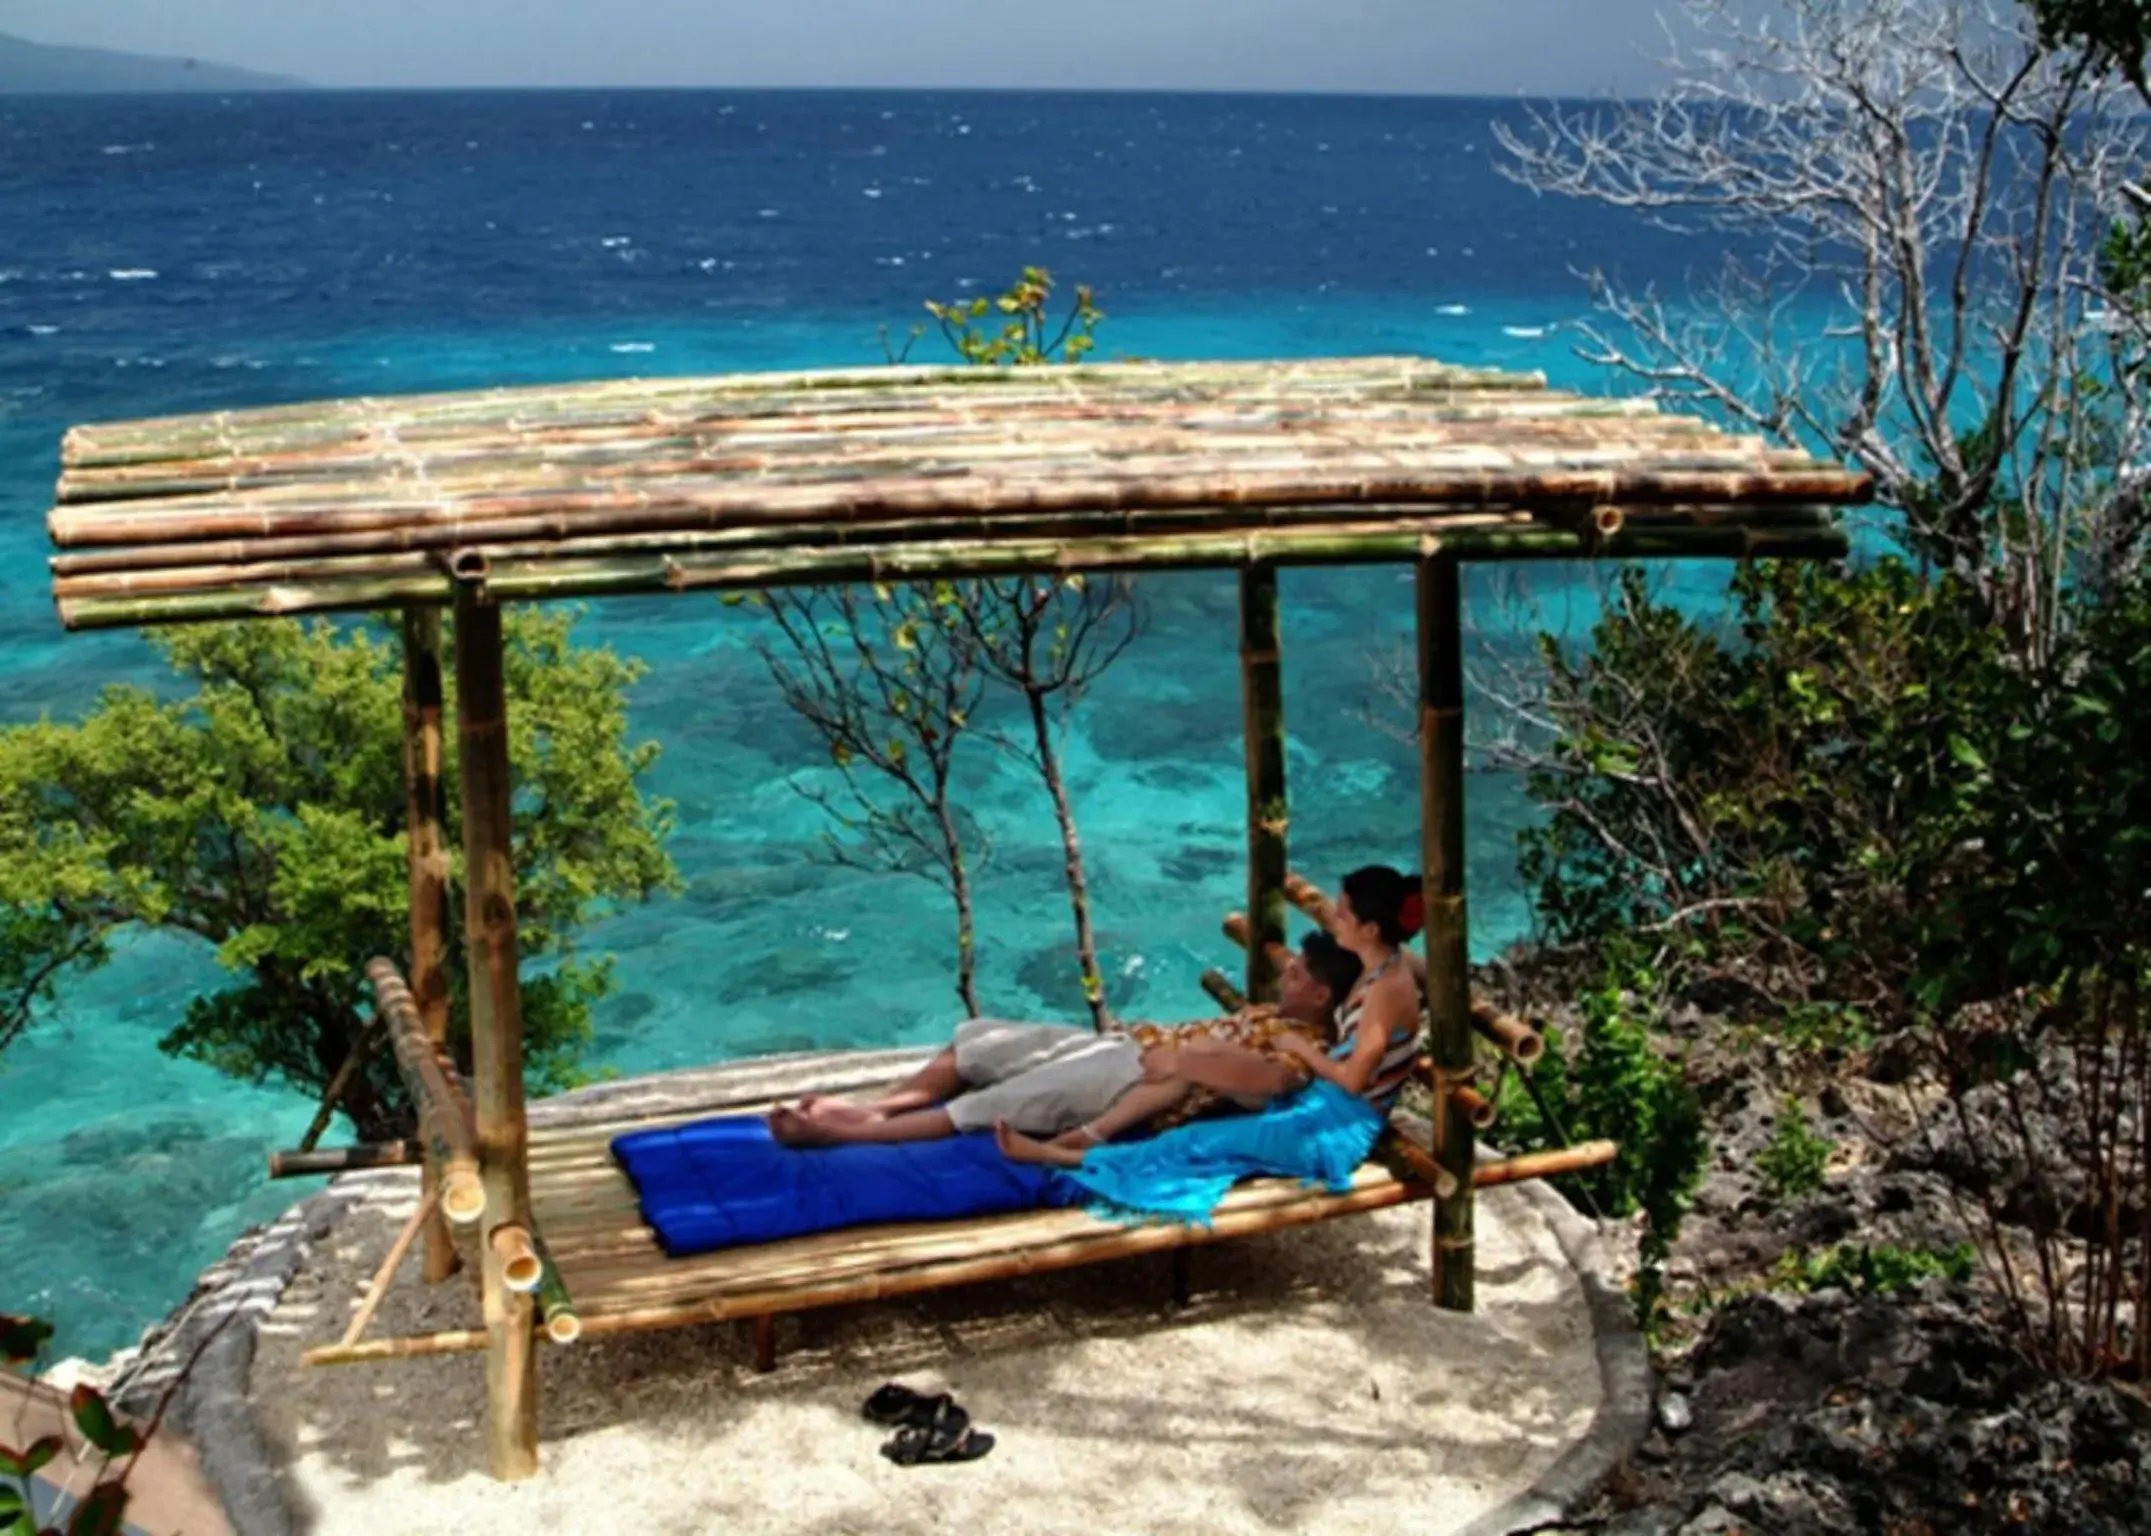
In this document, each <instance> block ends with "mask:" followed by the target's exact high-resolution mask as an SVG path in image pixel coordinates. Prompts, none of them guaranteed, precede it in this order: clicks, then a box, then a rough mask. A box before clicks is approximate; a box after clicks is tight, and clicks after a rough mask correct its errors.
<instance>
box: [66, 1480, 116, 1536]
mask: <svg viewBox="0 0 2151 1536" xmlns="http://www.w3.org/2000/svg"><path fill="white" fill-rule="evenodd" d="M126 1518H127V1485H126V1484H125V1483H119V1482H110V1483H99V1484H98V1485H97V1486H96V1487H95V1488H92V1489H91V1490H90V1492H89V1497H87V1498H85V1499H84V1500H83V1501H82V1502H81V1503H80V1504H78V1505H76V1506H75V1513H74V1517H73V1518H72V1519H70V1520H69V1521H68V1522H67V1536H116V1533H117V1532H118V1530H119V1528H120V1526H121V1525H122V1524H124V1523H125V1521H126Z"/></svg>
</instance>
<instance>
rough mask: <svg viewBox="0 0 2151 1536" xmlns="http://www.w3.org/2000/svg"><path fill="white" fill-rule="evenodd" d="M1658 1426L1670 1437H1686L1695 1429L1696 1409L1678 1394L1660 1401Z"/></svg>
mask: <svg viewBox="0 0 2151 1536" xmlns="http://www.w3.org/2000/svg"><path fill="white" fill-rule="evenodd" d="M1658 1424H1659V1427H1660V1428H1662V1429H1663V1430H1664V1431H1665V1432H1666V1433H1667V1434H1669V1435H1684V1434H1686V1433H1687V1432H1688V1431H1689V1430H1691V1429H1693V1428H1694V1427H1695V1409H1694V1408H1692V1407H1690V1406H1689V1403H1688V1399H1687V1398H1685V1397H1683V1396H1681V1395H1680V1394H1679V1393H1678V1392H1668V1393H1666V1395H1665V1396H1663V1397H1661V1398H1659V1399H1658Z"/></svg>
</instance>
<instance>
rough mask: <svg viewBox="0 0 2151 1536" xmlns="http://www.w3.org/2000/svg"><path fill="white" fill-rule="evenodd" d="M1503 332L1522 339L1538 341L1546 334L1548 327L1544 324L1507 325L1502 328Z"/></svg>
mask: <svg viewBox="0 0 2151 1536" xmlns="http://www.w3.org/2000/svg"><path fill="white" fill-rule="evenodd" d="M1501 334H1502V335H1504V336H1514V337H1516V338H1518V339H1519V340H1521V341H1536V340H1538V339H1539V338H1540V337H1541V336H1543V335H1545V334H1546V327H1545V326H1543V325H1505V326H1503V327H1502V328H1501Z"/></svg>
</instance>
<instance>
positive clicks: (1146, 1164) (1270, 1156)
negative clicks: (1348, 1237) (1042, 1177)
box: [1061, 1078, 1383, 1226]
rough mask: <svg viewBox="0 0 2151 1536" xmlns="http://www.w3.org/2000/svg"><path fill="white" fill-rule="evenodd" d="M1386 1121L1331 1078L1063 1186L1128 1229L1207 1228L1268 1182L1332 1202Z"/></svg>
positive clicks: (1106, 1156)
mask: <svg viewBox="0 0 2151 1536" xmlns="http://www.w3.org/2000/svg"><path fill="white" fill-rule="evenodd" d="M1382 1124H1383V1121H1382V1116H1381V1114H1380V1112H1379V1111H1377V1110H1376V1109H1375V1108H1374V1106H1373V1105H1371V1104H1369V1103H1368V1102H1367V1101H1366V1100H1365V1099H1363V1098H1360V1097H1359V1096H1358V1095H1357V1094H1353V1093H1347V1092H1346V1091H1345V1090H1344V1089H1342V1088H1339V1087H1337V1086H1336V1085H1335V1084H1334V1083H1331V1082H1328V1081H1327V1080H1325V1079H1322V1078H1316V1079H1315V1080H1314V1082H1312V1083H1310V1084H1308V1086H1307V1087H1305V1088H1303V1089H1301V1090H1300V1091H1299V1092H1298V1093H1295V1094H1293V1095H1291V1096H1290V1097H1289V1098H1282V1099H1273V1100H1271V1101H1270V1103H1269V1104H1267V1105H1266V1106H1264V1107H1263V1108H1262V1109H1260V1110H1258V1111H1256V1112H1255V1113H1253V1114H1246V1115H1224V1116H1220V1117H1218V1118H1216V1119H1212V1120H1196V1121H1192V1122H1190V1123H1189V1124H1187V1125H1182V1126H1176V1127H1174V1128H1173V1129H1172V1130H1169V1131H1165V1132H1162V1133H1160V1134H1159V1135H1156V1136H1153V1137H1150V1138H1149V1139H1148V1140H1144V1141H1124V1142H1113V1143H1111V1144H1109V1145H1106V1146H1102V1147H1092V1148H1091V1149H1090V1150H1089V1151H1088V1152H1087V1153H1085V1154H1084V1156H1083V1162H1082V1165H1081V1166H1080V1167H1076V1168H1066V1169H1063V1170H1061V1177H1062V1178H1063V1179H1066V1180H1067V1181H1069V1182H1070V1183H1072V1184H1074V1185H1076V1186H1077V1187H1078V1188H1079V1189H1081V1190H1082V1191H1083V1197H1084V1199H1085V1201H1086V1203H1088V1204H1090V1205H1092V1206H1094V1207H1095V1208H1097V1210H1098V1214H1100V1215H1103V1216H1112V1217H1115V1218H1117V1219H1119V1220H1123V1221H1154V1220H1158V1219H1160V1218H1163V1219H1166V1220H1169V1221H1185V1222H1190V1223H1193V1224H1197V1225H1201V1226H1208V1225H1209V1224H1210V1217H1211V1214H1212V1213H1213V1212H1214V1211H1216V1209H1217V1207H1218V1202H1219V1201H1221V1200H1223V1199H1224V1198H1225V1195H1226V1192H1227V1191H1229V1190H1230V1189H1231V1188H1232V1186H1233V1185H1234V1184H1235V1183H1236V1182H1238V1181H1239V1180H1241V1179H1247V1178H1255V1177H1258V1176H1263V1175H1267V1176H1269V1177H1272V1178H1285V1179H1301V1180H1304V1181H1305V1182H1307V1183H1309V1184H1319V1185H1321V1186H1322V1187H1323V1188H1325V1189H1327V1190H1329V1191H1330V1192H1331V1193H1333V1194H1336V1193H1341V1192H1343V1191H1344V1190H1346V1189H1348V1188H1350V1187H1351V1183H1352V1176H1353V1174H1354V1173H1356V1172H1357V1171H1358V1169H1359V1165H1360V1164H1361V1163H1363V1162H1365V1161H1366V1160H1367V1154H1368V1153H1370V1152H1372V1151H1373V1150H1374V1141H1375V1138H1376V1137H1377V1136H1379V1135H1380V1134H1381V1130H1382Z"/></svg>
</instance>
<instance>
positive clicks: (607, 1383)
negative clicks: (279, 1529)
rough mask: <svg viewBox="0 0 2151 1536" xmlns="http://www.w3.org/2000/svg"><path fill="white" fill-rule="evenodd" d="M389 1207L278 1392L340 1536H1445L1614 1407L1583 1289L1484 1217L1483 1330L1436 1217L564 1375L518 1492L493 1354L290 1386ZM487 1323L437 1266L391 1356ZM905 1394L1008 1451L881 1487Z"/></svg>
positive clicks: (268, 1396) (641, 1346)
mask: <svg viewBox="0 0 2151 1536" xmlns="http://www.w3.org/2000/svg"><path fill="white" fill-rule="evenodd" d="M377 1188H378V1191H379V1192H378V1194H377V1195H376V1196H375V1197H374V1198H373V1199H372V1200H371V1201H370V1202H369V1203H368V1204H367V1205H366V1206H365V1207H362V1208H361V1209H360V1210H359V1211H358V1212H357V1213H356V1214H355V1215H354V1216H353V1217H352V1218H351V1219H350V1221H349V1222H348V1223H347V1224H346V1225H344V1226H343V1227H342V1228H341V1229H339V1230H338V1231H337V1232H336V1233H334V1234H333V1235H332V1236H331V1237H330V1239H329V1240H328V1242H326V1243H325V1244H324V1245H323V1248H322V1251H319V1252H317V1253H316V1254H315V1256H314V1257H313V1259H312V1260H311V1261H310V1262H309V1264H308V1265H307V1266H306V1267H305V1268H303V1269H302V1270H301V1271H300V1273H299V1274H298V1276H297V1277H296V1278H295V1279H294V1280H293V1282H292V1285H291V1287H290V1288H289V1290H287V1291H286V1293H285V1296H284V1299H283V1301H282V1303H281V1305H280V1306H279V1307H278V1309H277V1312H276V1314H275V1315H274V1317H272V1318H271V1319H269V1321H268V1323H267V1325H266V1326H265V1329H264V1333H263V1337H262V1340H261V1347H260V1351H259V1353H258V1355H257V1357H256V1361H255V1366H254V1391H255V1399H256V1402H257V1404H258V1411H259V1416H260V1419H261V1421H262V1423H263V1426H264V1428H265V1430H266V1431H267V1433H268V1434H269V1436H270V1437H271V1439H272V1442H273V1444H274V1447H275V1448H276V1449H278V1450H279V1451H280V1452H281V1453H282V1454H284V1455H286V1456H288V1457H289V1458H290V1478H291V1492H292V1495H293V1498H294V1502H295V1503H297V1504H298V1505H300V1506H302V1507H305V1508H307V1509H308V1511H309V1515H310V1519H309V1521H308V1523H309V1524H310V1528H311V1530H312V1531H313V1532H315V1533H317V1536H343V1533H346V1532H348V1533H351V1536H394V1533H398V1532H414V1533H420V1532H422V1533H426V1536H440V1533H444V1532H448V1533H454V1536H494V1533H499V1536H511V1533H512V1536H530V1533H533V1532H593V1533H595V1532H608V1533H609V1532H612V1531H616V1530H617V1531H637V1532H719V1531H722V1532H726V1533H734V1532H737V1533H744V1536H764V1533H770V1536H774V1533H779V1532H800V1533H808V1532H811V1533H815V1536H837V1533H845V1532H860V1533H867V1532H872V1533H875V1536H882V1533H892V1536H901V1533H909V1532H925V1531H936V1532H962V1533H966V1536H998V1533H1001V1532H1008V1533H1011V1536H1041V1533H1057V1532H1070V1533H1074V1532H1096V1533H1122V1532H1126V1533H1156V1532H1210V1531H1217V1532H1239V1531H1251V1532H1275V1531H1319V1532H1323V1533H1332V1532H1334V1533H1339V1536H1357V1533H1363V1532H1364V1533H1373V1532H1388V1531H1396V1532H1406V1531H1409V1532H1413V1533H1417V1536H1436V1533H1439V1532H1443V1531H1452V1530H1455V1529H1456V1528H1457V1527H1459V1526H1461V1525H1462V1524H1464V1523H1465V1522H1466V1521H1468V1520H1470V1519H1472V1518H1473V1517H1475V1516H1477V1515H1479V1514H1482V1513H1484V1512H1485V1511H1487V1510H1489V1509H1491V1508H1493V1507H1495V1506H1496V1505H1499V1504H1500V1503H1502V1502H1503V1501H1504V1500H1505V1499H1507V1498H1509V1497H1510V1496H1512V1495H1514V1494H1517V1493H1519V1492H1522V1491H1523V1490H1524V1489H1525V1488H1527V1487H1528V1486H1529V1485H1530V1484H1531V1483H1532V1482H1533V1481H1534V1480H1535V1479H1536V1478H1538V1477H1539V1476H1540V1475H1541V1474H1543V1473H1544V1472H1545V1470H1546V1469H1547V1468H1548V1467H1549V1466H1550V1465H1551V1464H1552V1463H1553V1462H1554V1460H1555V1459H1556V1458H1557V1457H1558V1456H1559V1455H1560V1454H1561V1453H1562V1452H1563V1451H1564V1450H1566V1449H1567V1448H1568V1447H1569V1445H1570V1444H1572V1443H1573V1442H1574V1441H1575V1440H1576V1439H1577V1438H1579V1437H1580V1436H1581V1435H1582V1434H1583V1433H1584V1431H1585V1430H1586V1429H1587V1428H1588V1426H1589V1425H1590V1423H1591V1420H1592V1417H1593V1415H1594V1414H1595V1413H1596V1411H1597V1409H1598V1407H1599V1402H1600V1395H1601V1386H1600V1376H1599V1367H1598V1362H1597V1356H1596V1353H1595V1350H1594V1343H1593V1337H1592V1330H1591V1322H1590V1317H1589V1314H1588V1311H1587V1310H1586V1306H1585V1302H1584V1299H1583V1295H1582V1291H1581V1289H1580V1286H1579V1284H1578V1281H1577V1278H1576V1276H1575V1274H1574V1272H1573V1271H1572V1270H1571V1269H1570V1267H1569V1265H1568V1263H1567V1261H1566V1260H1565V1259H1564V1258H1563V1257H1562V1254H1561V1250H1560V1248H1559V1247H1558V1246H1557V1245H1556V1243H1555V1241H1554V1238H1553V1235H1552V1233H1551V1232H1550V1231H1549V1230H1547V1229H1546V1227H1545V1226H1544V1224H1543V1223H1542V1222H1541V1221H1540V1220H1539V1218H1538V1217H1537V1215H1536V1214H1535V1213H1534V1211H1533V1210H1532V1208H1531V1206H1530V1205H1529V1203H1528V1202H1527V1201H1525V1200H1524V1199H1523V1198H1521V1197H1520V1196H1519V1195H1518V1194H1517V1192H1516V1191H1514V1190H1507V1189H1503V1190H1490V1191H1488V1192H1487V1193H1486V1194H1485V1195H1484V1196H1482V1198H1481V1200H1480V1202H1479V1310H1478V1312H1477V1314H1476V1315H1474V1316H1470V1317H1459V1316H1455V1315H1452V1314H1446V1313H1442V1312H1439V1311H1437V1310H1436V1309H1435V1308H1434V1307H1433V1305H1432V1304H1431V1302H1430V1301H1429V1299H1428V1294H1427V1237H1428V1220H1429V1217H1428V1210H1427V1208H1426V1207H1425V1206H1412V1207H1407V1208H1405V1209H1401V1210H1392V1211H1384V1212H1380V1213H1377V1214H1374V1215H1368V1216H1355V1217H1349V1218H1346V1219H1343V1220H1340V1221H1332V1222H1328V1223H1324V1224H1322V1225H1319V1226H1315V1227H1309V1228H1301V1229H1296V1230H1294V1231H1289V1232H1281V1233H1274V1234H1270V1235H1267V1236H1263V1237H1257V1238H1247V1239H1240V1240H1237V1241H1233V1242H1229V1243H1225V1244H1221V1245H1219V1246H1216V1247H1212V1248H1207V1249H1202V1250H1198V1251H1196V1252H1195V1254H1194V1256H1193V1262H1194V1284H1195V1298H1194V1302H1193V1304H1192V1305H1191V1306H1190V1307H1189V1308H1187V1309H1186V1310H1183V1311H1175V1310H1173V1309H1172V1307H1171V1305H1170V1294H1169V1293H1170V1284H1169V1279H1168V1274H1169V1271H1168V1268H1167V1261H1166V1260H1165V1259H1163V1258H1156V1257H1153V1258H1144V1259H1137V1260H1132V1261H1123V1262H1120V1263H1115V1264H1107V1265H1100V1266H1093V1267H1090V1268H1086V1269H1077V1270H1072V1271H1066V1272H1062V1273H1059V1274H1055V1275H1048V1276H1043V1277H1039V1278H1036V1279H1031V1280H1025V1281H1017V1282H1009V1283H1002V1284H991V1285H977V1286H970V1287H966V1288H964V1289H961V1290H957V1291H952V1292H945V1293H942V1294H939V1295H935V1296H928V1297H923V1298H917V1299H914V1300H910V1301H904V1302H892V1303H887V1304H882V1305H875V1306H865V1307H851V1308H840V1309H836V1310H833V1311H827V1312H819V1313H808V1314H805V1315H802V1316H800V1317H796V1318H790V1319H787V1320H785V1321H784V1322H783V1324H782V1325H781V1326H780V1329H779V1334H778V1339H779V1344H780V1348H781V1351H782V1353H781V1355H780V1358H779V1364H778V1369H777V1371H776V1373H775V1374H774V1375H770V1376H758V1375H756V1374H755V1373H754V1372H753V1371H752V1369H751V1368H750V1365H749V1363H748V1354H747V1346H746V1339H745V1331H744V1329H743V1328H740V1327H738V1326H712V1327H704V1328H695V1329H686V1330H680V1331H675V1332H669V1333H656V1334H641V1335H633V1336H628V1337H623V1338H616V1339H609V1340H592V1341H589V1342H586V1343H582V1344H577V1345H574V1346H571V1347H569V1348H566V1349H556V1348H550V1347H548V1348H547V1349H546V1350H545V1351H544V1353H543V1354H542V1355H541V1357H540V1359H541V1365H542V1392H541V1397H542V1402H543V1415H544V1417H543V1443H542V1446H541V1451H540V1456H541V1463H542V1464H541V1469H540V1472H539V1475H538V1476H537V1477H536V1478H534V1479H532V1480H530V1481H528V1482H524V1483H520V1484H514V1485H503V1484H499V1483H495V1482H493V1481H491V1480H490V1479H488V1478H487V1477H486V1476H485V1474H484V1449H483V1444H482V1441H481V1436H480V1432H479V1420H480V1416H481V1413H482V1411H483V1377H484V1366H483V1358H482V1357H481V1356H477V1355H452V1356H444V1357H435V1358H431V1359H422V1360H406V1361H395V1362H387V1363H381V1364H371V1365H346V1366H334V1367H324V1368H318V1369H311V1370H302V1369H300V1368H299V1366H298V1364H297V1357H298V1353H299V1350H300V1349H301V1348H303V1347H305V1346H307V1345H310V1344H314V1343H320V1342H324V1341H326V1340H328V1339H330V1338H332V1337H333V1336H334V1335H335V1334H336V1333H337V1332H339V1331H340V1330H341V1329H342V1326H343V1324H344V1321H345V1320H346V1319H347V1318H348V1317H349V1315H350V1312H351V1310H352V1308H353V1307H354V1306H355V1305H356V1303H357V1298H358V1295H359V1292H360V1291H361V1290H362V1289H363V1287H364V1285H365V1283H366V1277H367V1275H368V1273H369V1272H370V1271H371V1269H372V1268H373V1266H374V1264H375V1263H376V1261H377V1260H378V1258H379V1256H380V1255H381V1253H382V1252H383V1251H384V1250H385V1248H386V1246H387V1243H388V1240H389V1237H390V1235H391V1234H392V1232H393V1231H394V1229H395V1227H396V1225H397V1224H398V1222H399V1221H400V1217H401V1214H402V1213H403V1212H404V1211H406V1210H408V1209H409V1204H410V1200H411V1198H412V1194H413V1192H414V1190H415V1178H414V1177H412V1176H408V1175H398V1176H392V1177H389V1178H385V1179H382V1180H380V1181H379V1183H378V1186H377ZM476 1312H477V1309H476V1305H475V1302H474V1301H473V1299H472V1296H471V1291H470V1288H469V1286H468V1284H467V1283H466V1282H464V1281H463V1280H462V1279H460V1278H459V1279H458V1280H456V1281H455V1282H452V1283H451V1284H448V1285H444V1286H441V1287H438V1288H436V1289H433V1290H430V1291H429V1290H427V1289H426V1288H425V1287H423V1286H422V1285H421V1284H420V1283H419V1281H418V1279H417V1275H416V1265H415V1263H414V1264H412V1265H409V1266H407V1267H406V1271H405V1273H404V1275H403V1276H402V1277H400V1278H399V1281H398V1283H397V1285H396V1286H395V1287H394V1289H393V1290H392V1291H391V1293H390V1295H389V1297H388V1299H387V1302H386V1304H385V1305H384V1306H383V1308H382V1310H381V1315H380V1317H379V1318H378V1319H377V1321H376V1322H375V1324H374V1326H373V1328H372V1329H371V1330H370V1334H371V1335H372V1336H382V1335H385V1334H391V1333H409V1332H420V1331H427V1330H431V1329H435V1328H443V1327H465V1326H471V1325H473V1324H474V1323H475V1322H476ZM895 1377H902V1378H903V1379H905V1380H906V1381H909V1382H912V1383H913V1384H920V1385H930V1386H946V1387H947V1388H949V1389H951V1390H953V1391H955V1392H956V1394H957V1396H958V1398H959V1399H960V1401H961V1402H962V1403H963V1404H964V1405H965V1407H967V1408H968V1409H969V1410H970V1412H971V1414H972V1417H973V1419H974V1421H975V1422H976V1423H977V1424H978V1425H979V1426H980V1427H981V1428H984V1429H987V1430H990V1431H991V1432H992V1433H993V1434H995V1435H996V1436H997V1437H998V1440H999V1443H998V1445H997V1446H996V1448H995V1449H994V1451H993V1453H992V1454H991V1455H990V1456H988V1457H986V1458H985V1459H984V1460H982V1461H978V1462H973V1463H970V1464H967V1465H962V1466H951V1467H914V1468H904V1467H898V1466H895V1465H893V1464H892V1463H890V1462H889V1461H887V1460H885V1459H883V1458H882V1456H881V1455H880V1454H879V1452H878V1447H879V1445H880V1443H881V1441H882V1439H883V1438H884V1437H885V1433H886V1432H885V1431H882V1430H879V1429H877V1428H875V1427H874V1426H873V1425H870V1424H868V1423H866V1422H865V1421H864V1420H862V1419H861V1418H860V1417H859V1416H858V1405H859V1403H860V1402H861V1401H862V1400H863V1399H864V1398H865V1397H866V1395H867V1394H868V1393H869V1392H870V1391H872V1390H873V1388H874V1387H876V1386H877V1385H879V1384H880V1383H882V1382H883V1381H886V1380H889V1379H891V1378H895Z"/></svg>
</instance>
